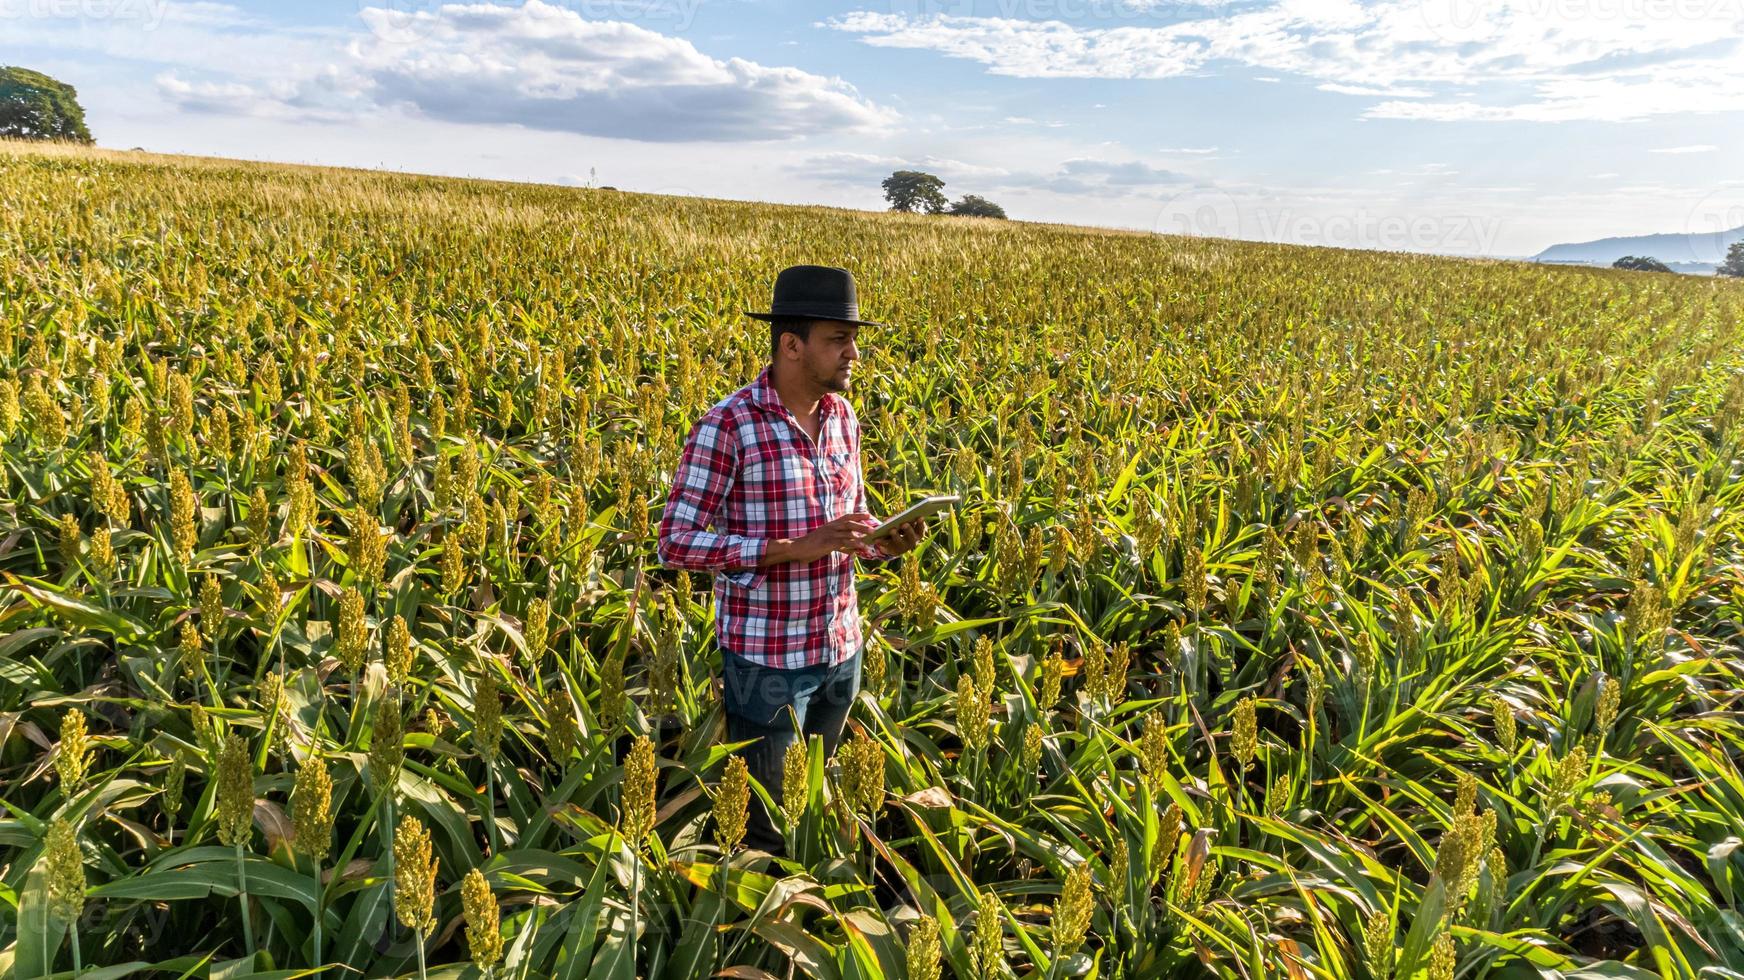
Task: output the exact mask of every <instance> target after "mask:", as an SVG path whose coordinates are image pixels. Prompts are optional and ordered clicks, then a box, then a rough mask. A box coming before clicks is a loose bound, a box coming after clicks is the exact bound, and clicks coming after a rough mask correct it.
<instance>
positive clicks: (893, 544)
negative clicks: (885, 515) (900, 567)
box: [879, 520, 927, 558]
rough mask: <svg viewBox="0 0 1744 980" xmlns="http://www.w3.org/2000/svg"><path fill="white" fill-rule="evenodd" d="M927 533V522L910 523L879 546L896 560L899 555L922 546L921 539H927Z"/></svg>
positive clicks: (892, 533)
mask: <svg viewBox="0 0 1744 980" xmlns="http://www.w3.org/2000/svg"><path fill="white" fill-rule="evenodd" d="M926 533H927V522H926V521H925V520H919V521H909V522H908V523H907V524H904V525H902V526H901V527H899V528H897V529H896V530H894V531H891V532H890V535H889V536H888V537H886V538H885V539H884V540H883V541H881V542H879V544H880V545H881V546H882V547H883V548H884V553H885V554H887V555H889V556H891V557H892V558H894V557H896V556H897V555H904V554H907V553H908V552H910V551H913V550H914V546H915V545H917V544H920V539H921V538H924V537H926Z"/></svg>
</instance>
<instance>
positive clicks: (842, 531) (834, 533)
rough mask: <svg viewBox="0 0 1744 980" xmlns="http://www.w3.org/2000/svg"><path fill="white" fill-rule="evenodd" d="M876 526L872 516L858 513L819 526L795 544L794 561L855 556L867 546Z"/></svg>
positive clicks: (844, 515) (845, 515)
mask: <svg viewBox="0 0 1744 980" xmlns="http://www.w3.org/2000/svg"><path fill="white" fill-rule="evenodd" d="M875 526H876V524H875V523H874V522H873V520H872V515H871V514H867V513H863V512H860V511H856V512H854V513H852V514H843V515H842V516H841V517H838V518H836V519H835V520H833V521H831V522H829V523H828V524H822V525H819V526H818V527H816V528H813V529H812V532H811V533H810V534H807V535H806V536H805V537H803V538H800V539H799V540H797V541H795V542H793V558H792V560H793V561H817V560H818V559H819V558H822V557H823V556H825V555H827V554H830V553H831V552H836V551H844V552H848V553H849V554H853V553H854V552H856V551H858V550H859V549H860V548H861V547H863V546H864V545H865V537H866V533H867V532H868V531H871V530H872V528H873V527H875Z"/></svg>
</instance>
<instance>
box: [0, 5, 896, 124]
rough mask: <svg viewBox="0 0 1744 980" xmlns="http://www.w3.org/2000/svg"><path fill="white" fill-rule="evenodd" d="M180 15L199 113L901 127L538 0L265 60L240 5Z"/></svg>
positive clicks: (167, 87)
mask: <svg viewBox="0 0 1744 980" xmlns="http://www.w3.org/2000/svg"><path fill="white" fill-rule="evenodd" d="M0 2H4V0H0ZM626 2H627V0H626ZM185 6H186V5H177V6H175V7H172V8H171V10H172V12H173V16H172V17H171V18H170V23H171V24H173V25H179V28H180V29H182V30H183V31H184V33H182V34H178V35H177V36H176V38H175V40H176V41H177V42H178V44H179V45H180V46H181V47H182V48H183V55H184V59H183V62H182V65H185V64H187V63H188V62H190V61H192V62H195V63H200V64H201V70H200V71H197V72H193V73H190V72H189V70H188V69H186V68H185V67H182V66H178V67H177V68H175V69H172V70H170V71H167V72H163V73H160V74H159V75H158V76H157V78H156V83H157V90H158V93H159V94H160V95H161V96H162V97H163V98H164V100H165V101H166V102H168V103H170V104H171V105H173V106H176V107H178V108H181V109H184V110H188V111H194V112H200V113H223V114H235V115H248V116H261V117H268V118H301V119H315V120H337V119H345V118H362V117H369V116H372V115H379V114H380V113H381V112H382V111H383V110H395V111H399V112H404V113H406V114H409V115H413V116H422V117H425V118H429V119H434V120H441V121H446V122H457V123H465V124H491V125H515V126H522V127H525V128H529V129H537V130H548V131H552V132H567V133H577V134H582V135H589V136H603V137H609V138H615V139H628V140H638V141H643V142H656V143H665V142H686V141H704V142H747V141H758V140H784V139H792V138H797V137H802V136H811V135H817V134H834V133H868V132H874V133H875V132H878V131H881V130H884V129H887V128H888V127H889V126H891V125H892V124H893V123H894V122H895V121H896V120H897V119H898V118H899V117H898V115H897V113H896V112H895V111H894V110H892V109H889V108H887V107H884V106H880V105H878V104H876V103H874V102H872V101H870V100H869V99H866V98H864V97H862V96H861V95H860V94H859V93H858V92H857V91H856V90H855V89H854V87H853V86H852V85H850V84H848V83H847V82H845V81H843V80H841V79H840V78H833V77H825V76H822V75H817V74H813V73H811V72H807V71H802V70H800V69H798V68H790V67H775V66H767V65H762V64H759V63H757V62H754V61H749V60H746V59H743V58H726V59H720V58H715V57H712V56H710V55H707V54H704V53H702V52H701V51H698V50H697V49H696V47H695V46H694V45H692V44H691V43H690V42H689V41H687V40H684V39H682V38H677V37H672V36H669V35H666V34H662V33H660V32H658V31H654V30H650V29H648V28H645V27H642V26H639V25H636V24H631V23H627V22H624V21H611V20H588V19H585V18H583V17H582V16H580V14H578V13H577V12H575V11H573V10H569V9H565V8H564V7H560V6H556V5H553V4H549V3H545V2H543V0H526V2H525V3H523V4H522V5H520V6H501V5H497V4H492V3H476V4H441V5H439V6H437V5H432V6H431V7H429V8H428V9H412V10H403V9H402V10H388V9H384V8H376V7H366V8H364V9H363V10H362V11H361V12H360V18H361V20H362V21H363V24H364V27H365V28H366V30H365V31H363V32H355V31H353V32H331V31H329V32H325V33H324V34H323V33H312V34H307V35H305V36H302V37H300V38H299V39H298V42H297V45H298V46H297V48H296V55H297V56H296V57H295V58H292V59H276V58H270V57H264V56H262V54H260V51H261V49H262V48H263V44H262V41H263V39H264V35H262V34H259V33H250V31H249V30H248V28H249V27H250V26H252V24H253V22H251V21H248V20H246V19H245V18H243V17H241V16H240V15H239V14H236V13H235V12H234V8H228V7H222V6H220V5H216V4H201V5H198V6H196V7H193V8H190V9H184V7H185ZM202 32H203V34H202ZM202 38H203V41H204V47H205V48H226V47H231V46H232V42H233V41H234V42H235V44H236V45H237V46H240V47H241V48H242V49H245V50H249V51H251V52H254V53H253V55H252V57H251V58H250V59H248V60H249V62H250V63H248V64H242V63H238V61H237V60H234V59H226V58H222V57H220V58H214V59H210V60H208V59H206V58H204V57H203V56H198V55H196V56H194V57H192V58H189V57H187V55H188V54H189V52H188V50H187V49H188V48H194V49H196V50H198V49H199V46H200V42H201V40H202ZM133 42H134V44H135V46H137V44H138V39H137V35H135V36H134V38H133Z"/></svg>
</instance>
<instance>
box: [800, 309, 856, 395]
mask: <svg viewBox="0 0 1744 980" xmlns="http://www.w3.org/2000/svg"><path fill="white" fill-rule="evenodd" d="M859 330H860V327H859V325H858V324H854V323H842V322H841V321H839V320H818V321H815V322H813V323H812V325H811V336H810V337H808V338H807V339H806V342H805V343H804V344H802V345H800V350H799V353H800V360H801V362H802V364H803V366H804V368H805V370H806V372H807V373H808V374H810V375H811V378H812V380H813V381H816V382H817V384H818V387H820V388H822V389H824V390H825V391H846V390H847V388H848V381H849V380H850V379H851V377H852V374H853V365H854V362H855V361H857V360H859V359H860V349H859V347H857V346H856V345H855V343H854V336H855V334H857V333H858V332H859Z"/></svg>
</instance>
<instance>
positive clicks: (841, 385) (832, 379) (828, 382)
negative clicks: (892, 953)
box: [818, 374, 848, 391]
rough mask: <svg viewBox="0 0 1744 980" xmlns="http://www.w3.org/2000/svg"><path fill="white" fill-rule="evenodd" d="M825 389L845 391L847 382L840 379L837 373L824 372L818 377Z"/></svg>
mask: <svg viewBox="0 0 1744 980" xmlns="http://www.w3.org/2000/svg"><path fill="white" fill-rule="evenodd" d="M818 380H819V382H820V383H821V384H822V385H823V387H824V390H825V391H847V390H848V383H847V382H846V381H842V380H840V378H839V377H838V375H837V374H826V375H824V376H823V377H822V378H820V379H818Z"/></svg>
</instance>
